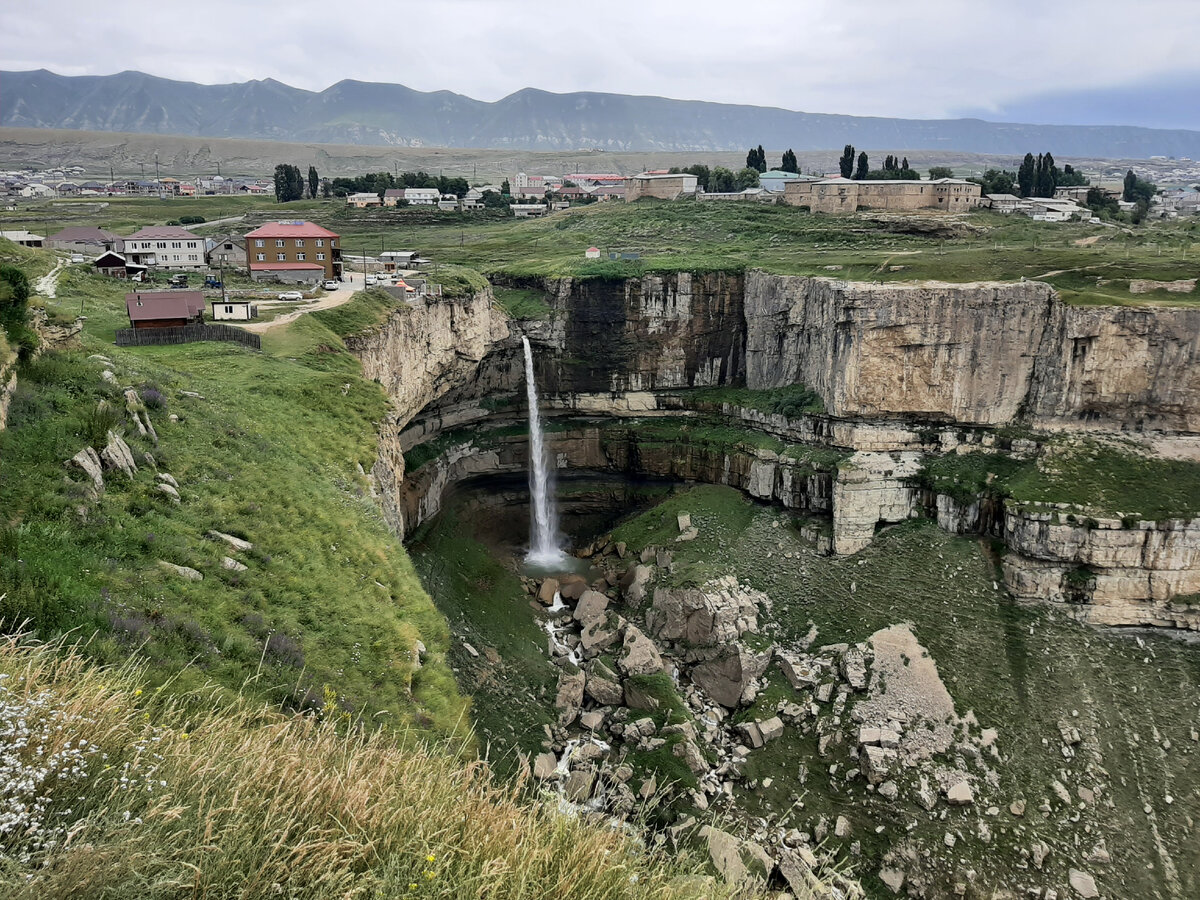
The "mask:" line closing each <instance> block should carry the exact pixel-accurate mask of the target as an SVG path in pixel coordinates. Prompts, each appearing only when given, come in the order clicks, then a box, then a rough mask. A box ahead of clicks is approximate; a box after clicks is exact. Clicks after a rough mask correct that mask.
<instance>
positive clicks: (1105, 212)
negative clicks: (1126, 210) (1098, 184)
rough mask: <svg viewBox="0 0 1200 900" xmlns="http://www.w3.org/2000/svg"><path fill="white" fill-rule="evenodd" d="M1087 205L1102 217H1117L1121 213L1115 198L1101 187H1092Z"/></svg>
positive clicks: (1088, 193)
mask: <svg viewBox="0 0 1200 900" xmlns="http://www.w3.org/2000/svg"><path fill="white" fill-rule="evenodd" d="M1087 207H1088V209H1090V210H1091V211H1092V212H1093V213H1095V214H1096V215H1097V216H1098V217H1100V218H1101V219H1115V218H1116V217H1117V216H1119V215H1120V214H1121V207H1119V206H1117V201H1116V199H1115V198H1113V197H1110V196H1108V194H1106V193H1104V191H1102V190H1100V188H1091V189H1090V190H1089V191H1088V192H1087Z"/></svg>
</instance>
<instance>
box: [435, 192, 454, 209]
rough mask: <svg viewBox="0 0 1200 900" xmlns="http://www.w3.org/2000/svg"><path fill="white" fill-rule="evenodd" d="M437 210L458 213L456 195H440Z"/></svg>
mask: <svg viewBox="0 0 1200 900" xmlns="http://www.w3.org/2000/svg"><path fill="white" fill-rule="evenodd" d="M438 209H440V210H443V211H444V212H458V195H457V194H442V195H441V197H440V198H439V199H438Z"/></svg>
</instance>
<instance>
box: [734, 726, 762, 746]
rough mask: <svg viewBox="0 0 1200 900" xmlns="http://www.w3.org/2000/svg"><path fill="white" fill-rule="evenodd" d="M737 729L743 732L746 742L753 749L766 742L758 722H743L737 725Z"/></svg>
mask: <svg viewBox="0 0 1200 900" xmlns="http://www.w3.org/2000/svg"><path fill="white" fill-rule="evenodd" d="M737 730H738V731H740V732H741V733H742V737H744V738H745V739H746V743H747V744H749V745H750V748H751V749H753V750H757V749H758V748H759V747H761V746H762V745H763V744H764V743H766V742H765V741H764V740H763V735H762V731H761V730H760V729H759V727H758V723H757V722H742V723H740V724H739V725H738V726H737Z"/></svg>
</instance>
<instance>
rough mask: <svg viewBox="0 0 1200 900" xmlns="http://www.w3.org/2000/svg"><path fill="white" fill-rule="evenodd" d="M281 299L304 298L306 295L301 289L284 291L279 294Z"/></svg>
mask: <svg viewBox="0 0 1200 900" xmlns="http://www.w3.org/2000/svg"><path fill="white" fill-rule="evenodd" d="M279 299H280V300H303V299H304V295H303V294H302V293H300V292H299V291H284V292H283V293H282V294H280V295H279Z"/></svg>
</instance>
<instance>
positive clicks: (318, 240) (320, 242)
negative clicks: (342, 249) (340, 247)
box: [317, 238, 325, 247]
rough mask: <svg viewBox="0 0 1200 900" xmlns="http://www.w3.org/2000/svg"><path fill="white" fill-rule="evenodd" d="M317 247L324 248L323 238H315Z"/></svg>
mask: <svg viewBox="0 0 1200 900" xmlns="http://www.w3.org/2000/svg"><path fill="white" fill-rule="evenodd" d="M317 246H318V247H324V246H325V239H324V238H317Z"/></svg>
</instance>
